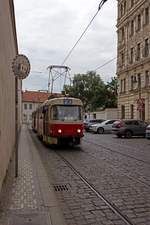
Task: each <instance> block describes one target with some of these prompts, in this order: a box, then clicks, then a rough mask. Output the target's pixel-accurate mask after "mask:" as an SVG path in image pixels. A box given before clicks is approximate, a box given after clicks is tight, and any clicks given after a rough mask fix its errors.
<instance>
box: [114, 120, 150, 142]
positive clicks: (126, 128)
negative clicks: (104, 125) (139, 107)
mask: <svg viewBox="0 0 150 225" xmlns="http://www.w3.org/2000/svg"><path fill="white" fill-rule="evenodd" d="M146 126H147V123H145V122H144V121H141V120H133V119H132V120H131V119H130V120H118V121H116V122H114V124H113V128H112V133H114V134H116V135H117V137H122V136H124V137H126V138H131V137H132V136H144V137H145V131H146Z"/></svg>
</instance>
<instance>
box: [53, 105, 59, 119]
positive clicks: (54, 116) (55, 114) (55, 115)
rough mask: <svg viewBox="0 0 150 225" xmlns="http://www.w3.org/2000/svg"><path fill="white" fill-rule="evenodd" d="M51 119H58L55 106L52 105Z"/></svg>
mask: <svg viewBox="0 0 150 225" xmlns="http://www.w3.org/2000/svg"><path fill="white" fill-rule="evenodd" d="M52 119H53V120H57V119H58V111H57V106H53V108H52Z"/></svg>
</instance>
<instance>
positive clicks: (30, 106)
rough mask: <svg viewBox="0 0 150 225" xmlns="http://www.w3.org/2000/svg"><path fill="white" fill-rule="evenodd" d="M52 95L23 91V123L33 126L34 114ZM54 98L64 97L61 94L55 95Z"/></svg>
mask: <svg viewBox="0 0 150 225" xmlns="http://www.w3.org/2000/svg"><path fill="white" fill-rule="evenodd" d="M50 95H51V94H50V93H48V92H41V91H23V92H22V122H23V123H27V124H31V123H32V113H33V112H34V111H35V110H36V109H37V107H38V106H39V105H40V104H41V103H43V102H44V101H46V100H47V99H48V97H49V96H50ZM53 95H54V96H56V97H58V96H62V95H61V94H57V93H54V94H53Z"/></svg>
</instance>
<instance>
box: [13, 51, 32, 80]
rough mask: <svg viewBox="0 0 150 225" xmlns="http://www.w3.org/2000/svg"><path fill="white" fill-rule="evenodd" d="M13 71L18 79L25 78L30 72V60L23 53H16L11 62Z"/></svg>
mask: <svg viewBox="0 0 150 225" xmlns="http://www.w3.org/2000/svg"><path fill="white" fill-rule="evenodd" d="M12 70H13V73H14V75H15V76H16V77H18V79H20V80H22V79H25V78H26V77H27V76H28V75H29V73H30V62H29V59H28V58H27V57H26V56H25V55H17V56H16V57H15V58H14V60H13V62H12Z"/></svg>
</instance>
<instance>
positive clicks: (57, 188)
mask: <svg viewBox="0 0 150 225" xmlns="http://www.w3.org/2000/svg"><path fill="white" fill-rule="evenodd" d="M53 186H54V190H55V191H69V190H70V188H71V186H70V184H55V185H53Z"/></svg>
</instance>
